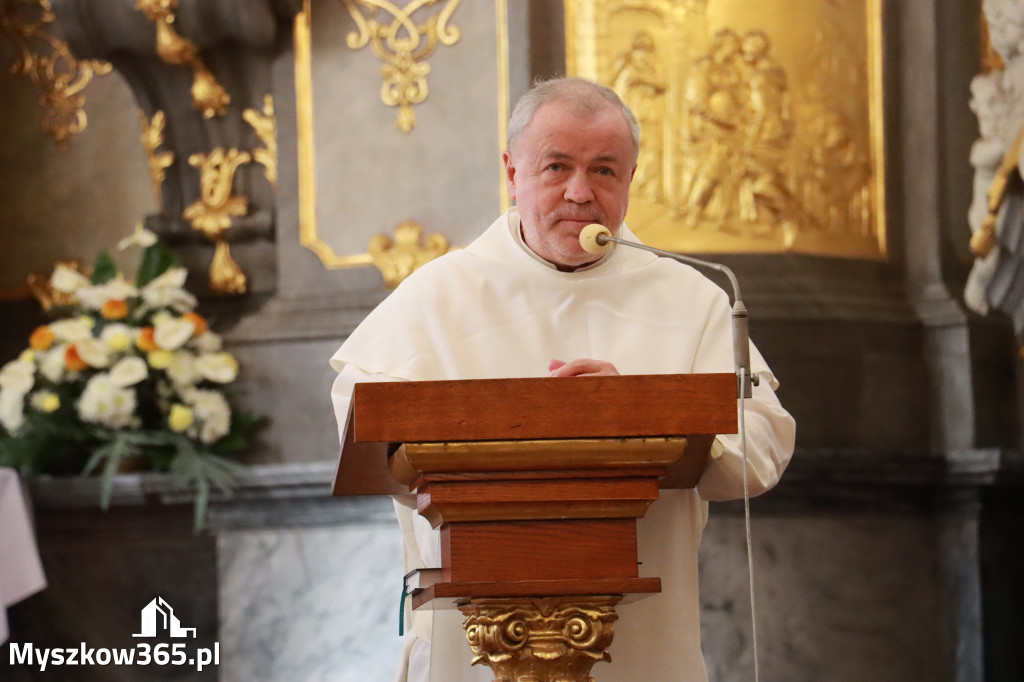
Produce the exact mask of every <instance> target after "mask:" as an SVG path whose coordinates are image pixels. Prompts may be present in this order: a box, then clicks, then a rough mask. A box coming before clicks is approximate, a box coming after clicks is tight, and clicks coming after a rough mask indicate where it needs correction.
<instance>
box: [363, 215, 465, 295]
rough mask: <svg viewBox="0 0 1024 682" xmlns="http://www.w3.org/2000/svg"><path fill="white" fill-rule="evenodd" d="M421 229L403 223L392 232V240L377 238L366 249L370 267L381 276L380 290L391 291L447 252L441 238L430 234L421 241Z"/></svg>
mask: <svg viewBox="0 0 1024 682" xmlns="http://www.w3.org/2000/svg"><path fill="white" fill-rule="evenodd" d="M422 235H423V226H422V225H420V224H419V223H414V222H411V221H407V222H404V223H402V224H401V225H399V226H398V227H396V228H395V238H394V240H392V239H391V237H389V236H387V235H385V234H379V235H377V236H375V237H374V238H373V239H371V240H370V243H369V245H368V246H367V247H366V250H367V253H369V254H370V258H372V259H373V264H374V266H376V268H377V269H378V270H380V272H381V274H382V275H384V286H386V287H388V288H389V289H394V288H395V287H397V286H398V285H399V284H401V283H402V280H404V279H405V278H406V277H408V276H409V275H411V274H412V273H413V271H414V270H415V269H416V268H418V267H420V266H421V265H423V264H424V263H426V262H428V261H431V260H433V259H435V258H437V257H438V256H441V255H443V254H444V253H446V252H447V251H448V240H447V239H446V238H445V236H444V235H443V234H440V233H438V232H434V233H431V234H429V235H427V236H426V238H425V239H421V237H422Z"/></svg>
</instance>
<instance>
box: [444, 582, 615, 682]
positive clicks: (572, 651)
mask: <svg viewBox="0 0 1024 682" xmlns="http://www.w3.org/2000/svg"><path fill="white" fill-rule="evenodd" d="M619 599H620V598H619V597H616V596H602V597H578V598H569V597H551V598H546V599H540V598H525V599H473V600H470V602H469V603H468V604H465V605H461V606H459V610H460V611H461V612H462V613H463V615H465V616H466V620H465V622H464V623H463V625H462V627H463V629H464V630H465V631H466V641H467V642H468V643H469V647H470V649H472V651H473V665H476V664H478V663H483V664H485V665H487V666H489V667H490V668H491V670H492V671H493V672H494V677H495V680H496V681H498V682H506V681H507V682H513V681H515V680H530V681H531V682H570V681H574V680H580V681H581V682H582V681H586V680H592V679H593V678H591V677H590V669H591V668H592V667H593V665H594V664H595V663H597V662H598V661H610V660H611V655H609V654H608V652H607V651H606V649H607V648H608V647H609V646H611V643H612V637H613V636H614V634H615V621H616V620H617V619H618V615H617V614H616V613H615V605H616V604H617V603H618V601H619Z"/></svg>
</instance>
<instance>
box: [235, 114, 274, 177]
mask: <svg viewBox="0 0 1024 682" xmlns="http://www.w3.org/2000/svg"><path fill="white" fill-rule="evenodd" d="M242 116H243V117H244V118H245V120H246V121H247V122H248V123H249V125H251V126H252V128H253V130H255V131H256V136H257V137H258V138H260V142H262V143H263V147H261V148H258V149H254V150H253V152H252V158H253V160H254V161H255V162H256V163H259V164H261V165H262V166H263V172H264V175H266V177H267V181H268V182H269V183H270V184H271V185H272V186H274V187H276V186H277V121H276V119H275V118H274V98H273V96H271V95H264V96H263V112H262V113H260V112H259V111H256V110H255V109H246V110H245V111H243V112H242Z"/></svg>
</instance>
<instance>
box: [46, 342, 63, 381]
mask: <svg viewBox="0 0 1024 682" xmlns="http://www.w3.org/2000/svg"><path fill="white" fill-rule="evenodd" d="M67 349H68V345H67V344H66V343H61V344H58V345H56V346H54V347H53V348H51V349H50V350H48V351H46V352H45V353H42V354H41V355H40V356H39V373H40V374H42V375H43V376H44V377H46V378H47V379H48V380H49V381H52V382H53V383H55V384H59V383H60V381H61V379H63V378H64V354H65V353H66V352H67Z"/></svg>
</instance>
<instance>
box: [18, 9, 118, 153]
mask: <svg viewBox="0 0 1024 682" xmlns="http://www.w3.org/2000/svg"><path fill="white" fill-rule="evenodd" d="M30 15H34V18H32V17H30ZM56 17H57V15H56V14H55V13H54V11H53V7H52V6H51V5H50V0H0V29H3V31H4V33H6V34H7V35H8V36H9V37H10V39H11V42H12V43H14V46H15V48H16V49H17V50H18V52H19V57H18V58H17V59H16V60H15V61H14V63H13V64H12V65H11V72H12V73H14V74H15V75H18V76H26V77H28V78H29V79H30V80H31V81H32V82H33V83H34V84H35V85H36V86H37V87H38V88H39V89H40V90H42V92H43V96H42V97H41V98H40V99H39V103H40V105H41V106H42V108H43V128H44V129H45V130H46V132H47V133H49V134H50V135H51V136H52V137H53V139H54V140H56V142H57V144H58V145H60V147H61V149H66V148H67V146H68V142H69V141H70V139H71V136H72V135H78V134H80V133H81V132H82V131H84V130H85V126H86V124H87V122H88V120H87V117H86V115H85V110H84V109H83V107H84V106H85V96H84V95H83V94H82V91H83V90H85V87H86V86H87V85H89V83H90V82H91V81H92V78H93V75H94V74H98V75H106V74H108V73H110V72H111V70H112V68H113V67H112V66H111V65H110V64H109V63H107V62H103V61H98V60H82V61H79V60H77V59H75V57H74V55H72V54H71V50H69V49H68V46H67V44H65V43H64V42H63V41H61V40H59V39H58V38H56V37H54V36H53V35H51V34H50V33H48V32H47V30H46V27H47V25H49V24H51V23H53V21H54V19H56ZM37 47H38V48H40V49H38V50H37V49H36V48H37ZM43 51H46V52H48V54H45V53H44V52H43Z"/></svg>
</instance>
